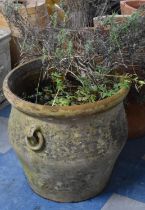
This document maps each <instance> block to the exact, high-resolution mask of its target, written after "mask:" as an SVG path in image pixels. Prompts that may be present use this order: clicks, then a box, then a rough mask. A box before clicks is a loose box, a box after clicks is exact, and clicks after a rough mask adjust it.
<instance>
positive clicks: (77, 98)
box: [21, 72, 128, 106]
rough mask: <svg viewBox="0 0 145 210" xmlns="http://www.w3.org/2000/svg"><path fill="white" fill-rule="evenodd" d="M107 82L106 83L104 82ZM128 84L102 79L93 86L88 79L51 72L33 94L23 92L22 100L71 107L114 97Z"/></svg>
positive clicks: (41, 80)
mask: <svg viewBox="0 0 145 210" xmlns="http://www.w3.org/2000/svg"><path fill="white" fill-rule="evenodd" d="M104 81H105V82H104ZM123 85H124V86H127V85H128V84H127V82H126V83H125V82H118V78H117V77H114V76H113V75H112V77H110V78H109V77H108V78H107V77H106V78H104V76H103V77H102V79H100V80H98V84H97V83H96V85H95V84H93V83H92V82H90V81H89V80H88V79H86V78H83V77H82V78H80V77H79V76H78V78H76V76H74V75H71V73H68V74H67V75H65V74H62V73H60V72H51V73H50V74H49V76H48V75H47V78H45V79H40V81H38V83H37V87H34V89H33V91H31V92H29V93H28V92H26V91H25V92H23V94H22V96H21V97H22V98H23V99H24V100H26V101H29V102H32V103H37V104H41V105H51V106H54V105H59V106H70V105H75V104H76V105H80V104H85V103H93V102H95V101H98V100H101V99H104V98H107V97H109V96H112V95H114V94H115V93H116V92H118V91H119V90H120V88H121V87H122V86H123Z"/></svg>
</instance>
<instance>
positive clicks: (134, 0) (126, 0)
mask: <svg viewBox="0 0 145 210" xmlns="http://www.w3.org/2000/svg"><path fill="white" fill-rule="evenodd" d="M134 2H137V3H138V6H139V7H140V6H141V5H142V4H141V5H139V3H141V2H144V4H145V0H137V1H136V0H125V1H120V5H122V6H125V7H127V8H129V9H131V10H134V11H136V10H137V9H138V8H135V7H133V6H131V5H130V3H134Z"/></svg>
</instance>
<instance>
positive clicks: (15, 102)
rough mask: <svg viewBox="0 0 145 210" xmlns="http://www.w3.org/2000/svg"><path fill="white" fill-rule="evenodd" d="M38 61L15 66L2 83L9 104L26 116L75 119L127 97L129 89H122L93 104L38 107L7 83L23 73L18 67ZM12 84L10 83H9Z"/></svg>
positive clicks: (96, 111)
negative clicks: (16, 92)
mask: <svg viewBox="0 0 145 210" xmlns="http://www.w3.org/2000/svg"><path fill="white" fill-rule="evenodd" d="M38 60H39V59H34V60H32V61H29V62H26V63H24V64H22V65H19V66H17V67H16V68H14V69H13V70H12V71H10V72H9V73H8V75H7V76H6V78H5V79H4V82H3V92H4V95H5V97H6V98H7V100H8V101H9V102H10V104H11V105H12V106H13V107H15V108H16V109H18V110H19V111H22V112H24V113H26V114H29V115H32V116H37V117H56V118H57V117H77V116H80V115H89V114H94V113H100V112H104V111H107V110H109V109H111V108H113V107H114V106H116V105H118V104H120V103H121V102H122V101H123V100H124V99H125V97H126V96H127V94H128V92H129V89H130V88H122V89H120V90H119V91H118V92H117V93H116V94H115V95H113V96H111V97H108V98H106V99H102V100H100V101H96V102H94V103H86V104H82V105H73V106H49V105H40V104H35V103H31V102H28V101H25V100H23V99H21V98H20V97H19V96H17V95H16V94H15V93H14V92H12V90H11V89H10V87H9V82H10V81H11V77H12V76H13V74H14V73H16V72H18V71H19V72H20V71H21V72H23V69H21V70H20V67H23V66H24V65H28V64H31V63H32V62H36V61H38ZM11 82H12V81H11Z"/></svg>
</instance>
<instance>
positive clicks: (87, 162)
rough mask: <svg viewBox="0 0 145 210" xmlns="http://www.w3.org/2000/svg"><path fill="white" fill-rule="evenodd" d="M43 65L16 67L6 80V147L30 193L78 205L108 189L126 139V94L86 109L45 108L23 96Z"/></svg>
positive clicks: (36, 79) (124, 91)
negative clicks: (8, 108)
mask: <svg viewBox="0 0 145 210" xmlns="http://www.w3.org/2000/svg"><path fill="white" fill-rule="evenodd" d="M41 67H42V62H41V61H40V60H34V61H31V62H29V63H26V64H24V65H22V66H19V67H17V68H16V69H15V70H14V71H12V72H11V73H10V74H8V76H7V77H6V79H5V81H4V86H3V90H4V94H5V96H6V98H7V99H8V100H9V102H10V103H11V105H12V111H11V115H10V119H9V136H10V142H11V144H12V146H13V148H14V150H15V151H16V153H17V155H18V157H19V158H20V161H21V163H22V165H23V167H24V171H25V174H26V176H27V179H28V181H29V183H30V186H31V187H32V189H33V190H34V191H35V192H36V193H38V194H39V195H41V196H43V197H45V198H47V199H50V200H55V201H59V202H77V201H81V200H85V199H88V198H90V197H93V196H96V195H97V194H99V193H100V192H101V191H102V190H103V189H104V187H105V186H106V184H107V182H108V180H109V178H110V175H111V173H112V169H113V166H114V164H115V162H116V159H117V157H118V155H119V153H120V151H121V150H122V148H123V146H124V144H125V142H126V139H127V121H126V117H125V111H124V106H123V99H124V98H125V97H126V95H127V93H128V90H127V89H124V88H123V89H121V90H120V91H119V92H117V93H116V95H114V96H112V97H109V98H107V99H104V100H102V101H98V102H95V103H87V104H84V105H74V106H63V107H60V106H54V107H52V106H48V105H39V104H34V103H30V102H27V101H25V100H23V99H22V98H20V96H21V94H22V93H23V92H24V91H26V92H27V93H31V91H32V90H33V89H34V88H35V87H37V85H38V81H39V78H40V72H41Z"/></svg>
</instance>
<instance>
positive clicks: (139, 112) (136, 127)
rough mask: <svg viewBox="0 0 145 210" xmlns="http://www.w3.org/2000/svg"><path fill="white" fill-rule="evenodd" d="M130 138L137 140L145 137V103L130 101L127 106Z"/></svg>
mask: <svg viewBox="0 0 145 210" xmlns="http://www.w3.org/2000/svg"><path fill="white" fill-rule="evenodd" d="M126 114H127V120H128V138H129V139H135V138H139V137H142V136H144V135H145V103H143V104H139V103H137V102H136V101H129V103H128V105H127V106H126Z"/></svg>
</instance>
